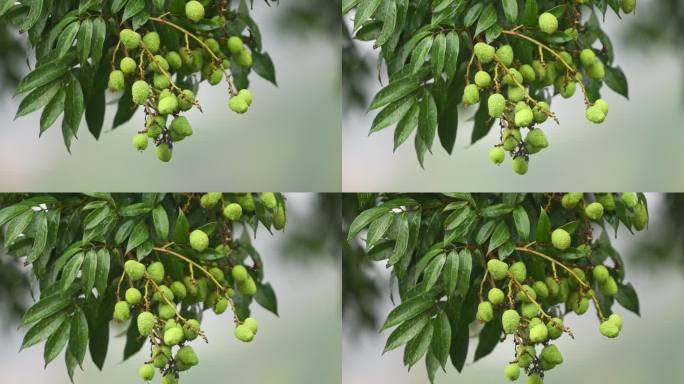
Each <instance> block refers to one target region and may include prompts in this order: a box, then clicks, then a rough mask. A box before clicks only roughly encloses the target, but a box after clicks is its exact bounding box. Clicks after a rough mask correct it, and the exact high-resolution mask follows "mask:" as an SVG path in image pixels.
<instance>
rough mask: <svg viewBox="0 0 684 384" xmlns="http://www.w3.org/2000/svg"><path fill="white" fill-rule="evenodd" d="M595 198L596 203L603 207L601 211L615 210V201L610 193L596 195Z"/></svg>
mask: <svg viewBox="0 0 684 384" xmlns="http://www.w3.org/2000/svg"><path fill="white" fill-rule="evenodd" d="M595 197H596V201H597V202H599V203H601V205H603V209H605V210H606V211H614V210H615V199H614V198H613V194H612V193H597V194H596V195H595Z"/></svg>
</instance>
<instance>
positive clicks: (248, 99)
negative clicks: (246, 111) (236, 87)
mask: <svg viewBox="0 0 684 384" xmlns="http://www.w3.org/2000/svg"><path fill="white" fill-rule="evenodd" d="M238 96H240V97H242V100H244V101H245V103H247V106H251V105H252V100H253V99H252V91H250V90H249V89H241V90H240V91H239V92H238Z"/></svg>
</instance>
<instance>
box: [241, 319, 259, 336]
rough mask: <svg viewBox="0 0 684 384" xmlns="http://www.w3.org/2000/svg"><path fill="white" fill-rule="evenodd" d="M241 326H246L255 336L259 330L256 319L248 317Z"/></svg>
mask: <svg viewBox="0 0 684 384" xmlns="http://www.w3.org/2000/svg"><path fill="white" fill-rule="evenodd" d="M242 324H244V325H246V326H247V327H248V328H249V329H250V330H251V331H252V333H253V334H255V335H256V334H257V331H258V330H259V324H258V323H257V321H256V319H254V318H253V317H248V318H246V319H245V321H244V322H243V323H242Z"/></svg>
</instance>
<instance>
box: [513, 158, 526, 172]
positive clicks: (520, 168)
mask: <svg viewBox="0 0 684 384" xmlns="http://www.w3.org/2000/svg"><path fill="white" fill-rule="evenodd" d="M511 166H512V167H513V171H514V172H515V173H517V174H518V175H524V174H526V173H527V168H528V165H527V161H526V160H525V158H524V157H521V156H519V157H516V158H514V159H513V161H512V162H511Z"/></svg>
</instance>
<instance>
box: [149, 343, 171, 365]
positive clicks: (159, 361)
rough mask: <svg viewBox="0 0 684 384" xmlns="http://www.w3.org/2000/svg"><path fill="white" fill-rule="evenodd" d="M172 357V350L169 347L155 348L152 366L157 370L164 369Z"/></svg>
mask: <svg viewBox="0 0 684 384" xmlns="http://www.w3.org/2000/svg"><path fill="white" fill-rule="evenodd" d="M170 357H171V348H170V347H167V346H155V347H154V349H153V350H152V365H154V367H155V368H163V367H164V366H165V365H166V363H168V361H169V358H170Z"/></svg>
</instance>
